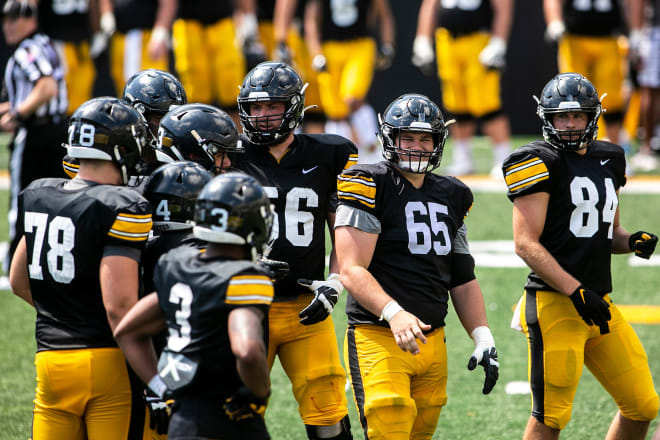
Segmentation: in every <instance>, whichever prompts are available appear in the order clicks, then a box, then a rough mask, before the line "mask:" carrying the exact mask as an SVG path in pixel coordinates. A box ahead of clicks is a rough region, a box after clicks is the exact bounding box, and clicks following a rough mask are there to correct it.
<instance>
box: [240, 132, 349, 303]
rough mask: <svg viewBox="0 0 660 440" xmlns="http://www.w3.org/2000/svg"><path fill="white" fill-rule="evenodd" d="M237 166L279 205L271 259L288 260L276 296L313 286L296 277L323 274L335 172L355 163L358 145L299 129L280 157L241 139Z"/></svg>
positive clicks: (290, 295) (321, 276)
mask: <svg viewBox="0 0 660 440" xmlns="http://www.w3.org/2000/svg"><path fill="white" fill-rule="evenodd" d="M243 145H244V146H245V149H246V152H245V154H242V155H240V158H239V161H238V162H237V163H236V168H238V169H239V170H241V171H243V172H245V173H247V174H249V175H251V176H254V177H255V178H256V179H257V180H259V183H261V185H262V186H263V187H264V189H265V190H266V193H267V194H268V197H270V199H271V201H272V203H273V207H274V209H275V214H276V216H275V219H274V221H273V235H272V237H275V241H274V243H273V248H272V251H271V253H270V255H269V258H272V259H274V260H281V261H286V262H288V263H289V267H290V271H289V274H288V275H287V276H286V277H285V278H283V279H281V280H278V282H277V284H276V285H275V296H276V298H278V299H282V298H293V297H296V296H298V295H299V294H301V293H309V289H307V288H306V287H303V286H301V285H299V284H298V283H297V280H298V278H307V279H311V280H321V279H325V225H326V223H327V217H328V212H334V211H335V208H336V192H337V176H338V175H339V173H341V172H342V170H344V169H347V168H349V167H350V166H352V165H354V164H355V163H357V148H356V147H355V145H353V143H352V142H350V141H349V140H347V139H345V138H343V137H341V136H336V135H317V134H297V135H295V138H294V141H293V143H292V144H291V146H290V147H289V150H288V151H287V152H286V154H284V156H282V157H281V158H280V160H279V161H278V160H277V159H275V157H274V156H273V155H272V154H270V153H269V151H268V148H267V147H262V146H259V145H254V144H252V143H250V142H249V141H248V140H247V139H245V138H243Z"/></svg>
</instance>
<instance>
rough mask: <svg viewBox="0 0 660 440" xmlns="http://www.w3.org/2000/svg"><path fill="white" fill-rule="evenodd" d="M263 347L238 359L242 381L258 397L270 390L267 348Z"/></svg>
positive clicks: (237, 366) (264, 395)
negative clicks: (248, 355) (249, 355)
mask: <svg viewBox="0 0 660 440" xmlns="http://www.w3.org/2000/svg"><path fill="white" fill-rule="evenodd" d="M261 345H262V348H261V349H258V352H257V353H255V354H254V355H253V356H251V357H249V358H242V359H238V358H237V359H236V371H238V376H239V377H240V378H241V381H243V383H244V384H245V386H247V387H248V388H249V389H250V391H252V392H253V393H254V395H255V396H257V397H266V396H267V395H268V393H269V392H270V378H269V373H268V362H267V359H266V349H265V347H264V346H263V343H262V344H261Z"/></svg>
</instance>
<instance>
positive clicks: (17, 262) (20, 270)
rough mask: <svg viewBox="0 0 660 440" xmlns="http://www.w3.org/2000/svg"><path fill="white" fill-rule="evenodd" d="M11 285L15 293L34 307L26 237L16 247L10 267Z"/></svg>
mask: <svg viewBox="0 0 660 440" xmlns="http://www.w3.org/2000/svg"><path fill="white" fill-rule="evenodd" d="M9 285H10V286H11V290H12V292H14V295H16V296H18V297H19V298H21V299H22V300H24V301H25V302H26V303H28V304H30V305H31V306H32V307H34V302H33V301H32V291H31V290H30V278H29V275H28V268H27V248H26V244H25V237H22V238H21V241H20V242H19V243H18V246H17V247H16V251H15V252H14V257H13V258H12V260H11V268H10V269H9Z"/></svg>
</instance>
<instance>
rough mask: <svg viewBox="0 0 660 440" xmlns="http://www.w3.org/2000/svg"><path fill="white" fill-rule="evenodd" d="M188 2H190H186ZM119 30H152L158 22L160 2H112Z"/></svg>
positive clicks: (155, 0) (140, 0)
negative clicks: (157, 15)
mask: <svg viewBox="0 0 660 440" xmlns="http://www.w3.org/2000/svg"><path fill="white" fill-rule="evenodd" d="M186 1H188V0H186ZM112 5H113V11H114V14H115V18H116V20H117V30H118V31H119V32H121V33H124V34H125V33H126V32H128V31H130V30H134V29H151V28H152V27H153V26H154V23H155V22H156V13H157V11H158V0H112Z"/></svg>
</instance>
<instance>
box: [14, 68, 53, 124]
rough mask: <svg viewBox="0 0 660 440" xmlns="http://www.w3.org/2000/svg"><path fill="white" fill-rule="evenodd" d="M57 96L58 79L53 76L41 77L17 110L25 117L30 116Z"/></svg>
mask: <svg viewBox="0 0 660 440" xmlns="http://www.w3.org/2000/svg"><path fill="white" fill-rule="evenodd" d="M55 96H57V81H55V79H54V78H53V77H52V76H44V77H41V78H39V80H38V81H37V83H36V84H35V86H34V89H32V92H30V94H29V95H28V96H27V98H25V100H24V101H23V102H21V103H20V104H19V105H18V106H16V111H17V112H18V113H19V115H21V116H22V117H24V118H25V117H28V116H30V115H32V113H34V112H35V111H36V110H37V109H38V108H39V107H40V106H41V105H43V104H45V103H47V102H48V101H50V100H51V99H53V98H54V97H55Z"/></svg>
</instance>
